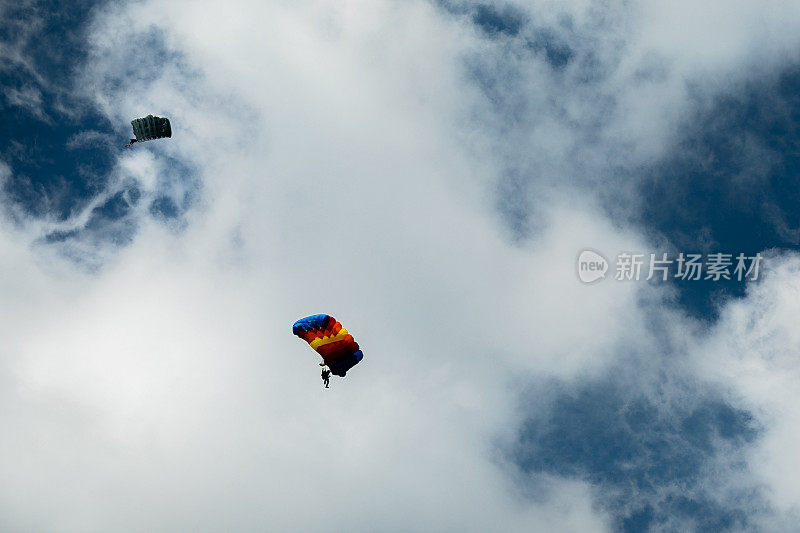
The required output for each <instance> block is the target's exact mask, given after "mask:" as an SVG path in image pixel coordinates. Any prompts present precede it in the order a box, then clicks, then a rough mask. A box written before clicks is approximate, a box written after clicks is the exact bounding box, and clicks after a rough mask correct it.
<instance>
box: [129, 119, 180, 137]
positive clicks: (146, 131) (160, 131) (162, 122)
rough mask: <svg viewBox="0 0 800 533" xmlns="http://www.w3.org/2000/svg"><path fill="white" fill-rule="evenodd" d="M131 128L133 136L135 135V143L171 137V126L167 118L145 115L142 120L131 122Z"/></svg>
mask: <svg viewBox="0 0 800 533" xmlns="http://www.w3.org/2000/svg"><path fill="white" fill-rule="evenodd" d="M131 126H133V134H134V135H136V142H142V141H151V140H153V139H162V138H164V137H172V126H170V124H169V119H168V118H164V117H157V116H155V115H147V116H146V117H144V118H135V119H133V120H131Z"/></svg>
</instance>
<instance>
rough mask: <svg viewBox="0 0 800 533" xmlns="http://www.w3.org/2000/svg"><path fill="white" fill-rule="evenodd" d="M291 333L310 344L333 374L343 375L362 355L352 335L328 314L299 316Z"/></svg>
mask: <svg viewBox="0 0 800 533" xmlns="http://www.w3.org/2000/svg"><path fill="white" fill-rule="evenodd" d="M292 333H294V334H295V335H297V336H298V337H300V338H301V339H303V340H304V341H306V342H307V343H308V344H309V345H311V347H312V348H314V350H316V351H317V353H318V354H320V355H321V356H322V360H323V361H325V365H327V367H328V368H330V369H331V373H333V375H335V376H339V377H344V375H345V374H346V373H347V371H348V370H350V369H351V368H353V367H354V366H355V365H357V364H358V362H359V361H361V359H362V358H363V357H364V354H363V353H362V352H361V350H359V348H358V343H357V342H356V341H355V339H354V338H353V336H352V335H350V334H349V333H348V332H347V330H346V329H344V328H343V327H342V325H341V324H340V323H339V322H338V321H337V320H336V319H335V318H333V317H332V316H330V315H311V316H307V317H305V318H301V319H300V320H298V321H297V322H295V323H294V326H293V327H292Z"/></svg>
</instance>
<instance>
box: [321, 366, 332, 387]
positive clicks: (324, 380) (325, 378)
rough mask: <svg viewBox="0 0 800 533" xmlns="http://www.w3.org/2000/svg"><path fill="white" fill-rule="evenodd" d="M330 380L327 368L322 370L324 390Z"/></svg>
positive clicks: (329, 372)
mask: <svg viewBox="0 0 800 533" xmlns="http://www.w3.org/2000/svg"><path fill="white" fill-rule="evenodd" d="M330 379H331V371H330V370H328V369H327V368H323V369H322V382H323V383H325V388H326V389H327V388H329V387H328V383H329V382H330Z"/></svg>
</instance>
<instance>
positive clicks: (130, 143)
mask: <svg viewBox="0 0 800 533" xmlns="http://www.w3.org/2000/svg"><path fill="white" fill-rule="evenodd" d="M135 142H136V139H131V142H129V143H128V144H126V145H125V148H127V147H128V146H131V145H132V144H133V143H135Z"/></svg>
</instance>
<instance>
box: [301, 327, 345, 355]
mask: <svg viewBox="0 0 800 533" xmlns="http://www.w3.org/2000/svg"><path fill="white" fill-rule="evenodd" d="M347 335H348V333H347V330H346V329H344V328H342V329H341V330H340V331H339V333H337V334H336V335H333V336H330V337H322V338H316V339H314V340H313V341H311V342H310V343H309V344H310V345H311V347H312V348H314V349H315V350H316V349H317V348H319V347H320V346H325V345H326V344H330V343H332V342H336V341H341V340H344V338H345V337H346V336H347Z"/></svg>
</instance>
